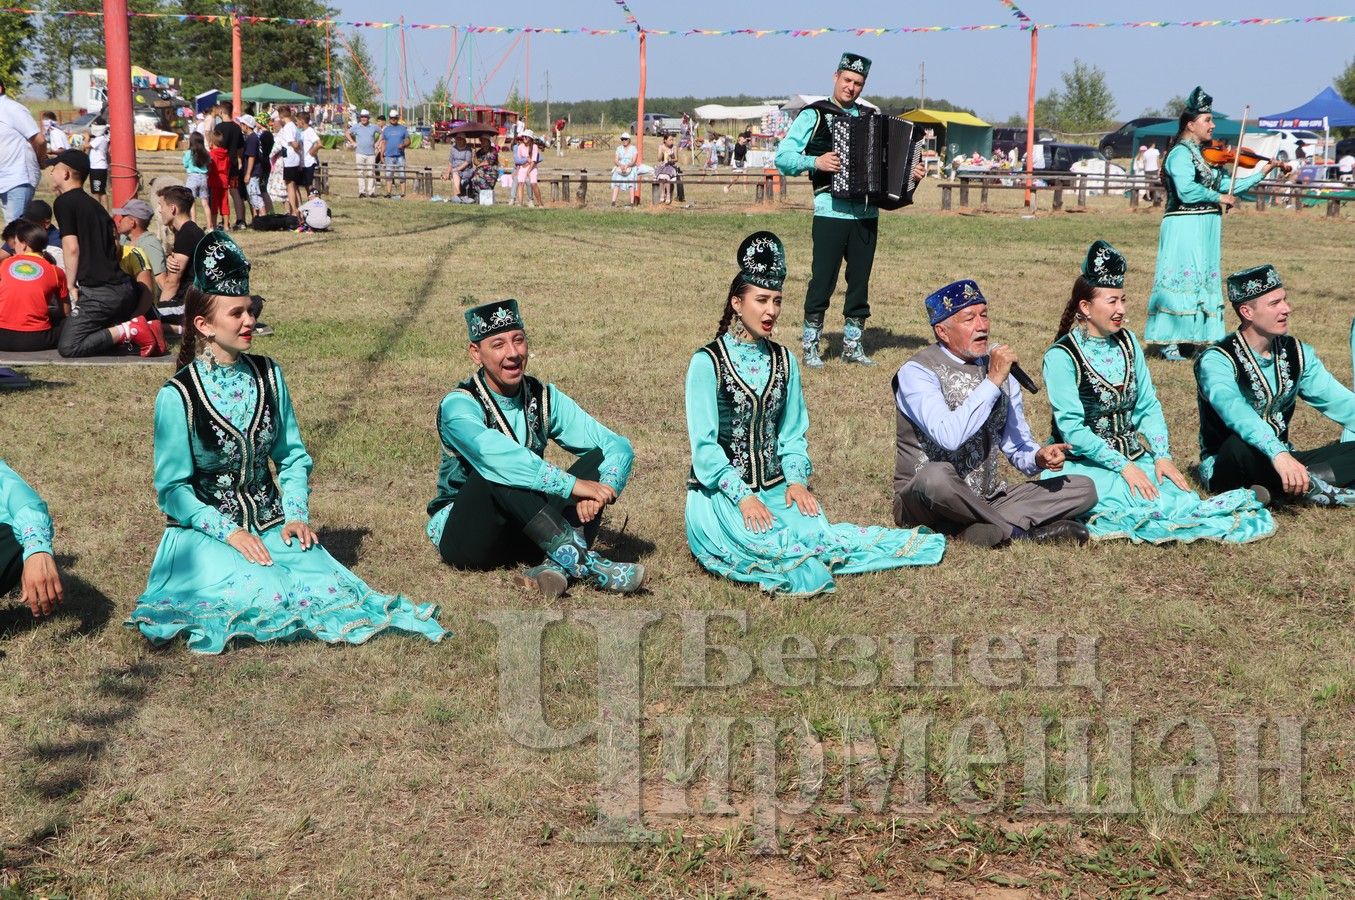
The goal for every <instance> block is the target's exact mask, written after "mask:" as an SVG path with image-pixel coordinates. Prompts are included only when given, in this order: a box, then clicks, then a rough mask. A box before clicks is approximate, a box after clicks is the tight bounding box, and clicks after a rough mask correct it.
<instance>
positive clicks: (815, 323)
mask: <svg viewBox="0 0 1355 900" xmlns="http://www.w3.org/2000/svg"><path fill="white" fill-rule="evenodd" d="M822 334H823V316H822V315H818V316H805V326H804V333H803V334H802V335H801V337H800V345H801V346H802V347H803V348H804V352H805V367H806V368H809V369H822V368H823V357H821V356H819V337H820V336H821V335H822Z"/></svg>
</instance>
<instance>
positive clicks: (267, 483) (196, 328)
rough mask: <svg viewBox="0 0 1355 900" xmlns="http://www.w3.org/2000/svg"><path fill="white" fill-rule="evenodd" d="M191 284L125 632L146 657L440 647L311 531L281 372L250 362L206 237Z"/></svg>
mask: <svg viewBox="0 0 1355 900" xmlns="http://www.w3.org/2000/svg"><path fill="white" fill-rule="evenodd" d="M193 271H194V272H195V273H196V274H195V277H194V284H193V288H192V289H190V290H189V291H188V293H187V294H186V296H185V308H184V343H183V348H182V349H181V351H180V353H179V366H180V368H179V371H178V372H177V373H175V375H174V377H173V378H171V379H170V380H169V382H168V383H166V385H165V386H164V387H163V388H161V389H160V393H159V394H158V395H157V396H156V398H155V491H156V497H157V500H158V502H159V505H160V508H161V509H162V510H163V511H164V513H165V515H166V517H167V518H168V522H167V525H166V528H165V534H164V537H163V538H161V540H160V548H159V550H158V551H157V552H156V554H155V562H154V563H153V564H152V566H151V572H150V577H149V579H148V581H147V584H146V590H145V593H143V594H142V595H141V597H140V598H139V599H138V600H137V602H136V608H135V609H134V610H133V611H132V615H131V617H130V618H129V619H128V620H127V623H126V624H127V625H128V626H130V627H134V628H137V629H139V630H140V631H141V633H142V634H144V635H145V636H146V637H147V638H149V639H151V640H152V641H154V642H155V643H164V642H167V641H170V640H172V639H173V638H174V637H176V636H177V635H180V634H182V635H184V636H185V637H186V638H187V639H188V649H190V650H193V651H195V652H198V653H220V652H221V651H222V650H224V649H225V648H226V646H227V644H229V643H230V642H231V641H232V640H233V639H235V638H247V639H250V640H254V641H258V642H264V641H290V640H296V639H299V638H318V639H320V640H323V641H328V642H331V643H339V642H346V643H351V644H360V643H362V642H363V641H366V640H367V639H368V638H370V637H372V636H373V635H376V634H379V633H380V632H382V631H385V630H387V629H395V630H397V631H404V632H407V633H410V634H418V635H422V636H424V637H426V638H429V639H430V640H434V641H437V640H440V639H441V638H442V637H443V635H444V634H445V632H444V631H443V629H442V627H441V626H440V625H438V623H437V621H436V619H435V618H434V616H435V615H436V613H437V607H436V606H433V605H431V604H417V605H416V604H414V603H412V602H410V601H409V600H408V599H407V598H405V597H403V596H400V595H398V594H391V595H388V594H378V593H376V592H374V591H373V590H372V589H371V588H369V587H368V586H367V585H366V584H365V583H364V582H363V581H362V579H360V578H358V577H357V576H356V575H354V574H353V573H352V572H350V571H348V570H347V569H345V568H344V567H343V566H342V565H340V564H339V563H338V562H337V561H336V560H335V559H334V558H333V557H332V556H330V555H329V553H327V552H326V551H325V549H324V548H323V547H321V546H320V544H319V541H318V539H317V537H316V534H315V532H314V531H312V530H311V527H310V525H309V515H308V502H309V496H310V485H309V480H310V479H309V477H310V470H311V458H310V455H309V454H308V453H307V452H306V448H305V447H304V446H303V445H302V443H301V432H300V429H299V428H298V427H297V422H296V416H295V415H294V413H293V411H292V402H291V398H290V396H289V395H288V392H287V384H286V382H284V381H283V379H282V371H281V370H280V369H279V368H278V365H277V363H275V362H273V361H272V360H270V359H268V358H267V357H264V356H254V355H252V354H250V353H248V352H246V351H248V350H249V348H250V343H251V340H252V338H253V334H252V330H253V327H254V321H255V320H254V316H253V315H252V314H251V313H250V298H249V263H248V262H246V261H245V259H244V256H243V255H242V254H241V253H240V251H239V248H237V247H236V246H235V244H234V243H233V242H231V240H230V238H229V237H227V236H226V235H225V234H223V233H220V232H213V233H210V234H209V235H208V236H207V237H205V238H203V239H202V241H200V242H199V243H198V247H197V249H196V250H195V251H194V253H193ZM199 351H200V352H199ZM270 463H271V469H270ZM274 471H276V477H275V476H274Z"/></svg>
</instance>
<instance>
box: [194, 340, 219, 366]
mask: <svg viewBox="0 0 1355 900" xmlns="http://www.w3.org/2000/svg"><path fill="white" fill-rule="evenodd" d="M199 336H200V337H201V338H202V349H201V350H199V351H198V361H199V362H201V363H202V364H203V365H204V366H206V367H207V368H208V369H211V368H212V367H214V366H216V365H217V361H216V355H215V354H214V353H212V347H211V343H212V341H214V340H216V335H214V334H202V333H201V332H199Z"/></svg>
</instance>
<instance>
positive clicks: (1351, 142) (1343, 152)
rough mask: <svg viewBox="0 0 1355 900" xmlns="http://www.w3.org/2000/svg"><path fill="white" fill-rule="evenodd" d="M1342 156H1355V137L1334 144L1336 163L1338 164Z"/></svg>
mask: <svg viewBox="0 0 1355 900" xmlns="http://www.w3.org/2000/svg"><path fill="white" fill-rule="evenodd" d="M1343 156H1355V137H1348V138H1346V139H1345V140H1343V141H1337V142H1336V161H1337V162H1340V161H1341V157H1343Z"/></svg>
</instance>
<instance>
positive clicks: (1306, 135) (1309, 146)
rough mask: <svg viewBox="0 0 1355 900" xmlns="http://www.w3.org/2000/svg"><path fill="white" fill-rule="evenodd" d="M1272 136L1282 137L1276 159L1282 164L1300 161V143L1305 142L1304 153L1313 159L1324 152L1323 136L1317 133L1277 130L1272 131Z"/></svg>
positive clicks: (1338, 157)
mask: <svg viewBox="0 0 1355 900" xmlns="http://www.w3.org/2000/svg"><path fill="white" fill-rule="evenodd" d="M1270 134H1278V135H1279V136H1280V149H1278V150H1276V151H1275V158H1276V159H1278V160H1279V161H1280V162H1289V161H1290V160H1294V159H1298V149H1299V141H1303V152H1304V155H1305V156H1307V157H1312V156H1314V155H1315V154H1320V153H1321V152H1322V135H1320V134H1318V133H1317V132H1315V131H1288V130H1285V129H1277V130H1275V131H1271V132H1270ZM1336 158H1337V159H1340V158H1341V154H1339V153H1338V154H1337V155H1336Z"/></svg>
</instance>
